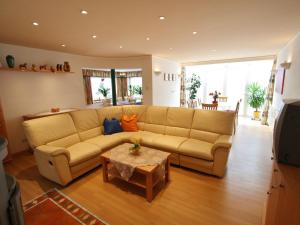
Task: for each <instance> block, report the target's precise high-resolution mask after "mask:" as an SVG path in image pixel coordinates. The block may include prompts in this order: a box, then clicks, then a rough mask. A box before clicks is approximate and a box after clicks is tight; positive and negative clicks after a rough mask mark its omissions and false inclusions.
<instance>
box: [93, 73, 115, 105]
mask: <svg viewBox="0 0 300 225" xmlns="http://www.w3.org/2000/svg"><path fill="white" fill-rule="evenodd" d="M91 85H92V96H93V102H94V103H96V102H100V101H101V100H103V99H111V98H112V92H111V78H109V77H108V78H102V77H91ZM100 88H101V89H102V91H100V90H99V89H100ZM105 92H107V93H105ZM103 94H104V95H105V94H107V95H106V96H104V95H103Z"/></svg>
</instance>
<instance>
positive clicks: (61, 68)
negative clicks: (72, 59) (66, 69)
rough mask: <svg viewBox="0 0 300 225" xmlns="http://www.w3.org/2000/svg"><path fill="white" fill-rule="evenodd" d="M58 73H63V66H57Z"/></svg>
mask: <svg viewBox="0 0 300 225" xmlns="http://www.w3.org/2000/svg"><path fill="white" fill-rule="evenodd" d="M56 71H59V72H62V71H63V64H56Z"/></svg>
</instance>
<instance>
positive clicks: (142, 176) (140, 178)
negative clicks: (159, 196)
mask: <svg viewBox="0 0 300 225" xmlns="http://www.w3.org/2000/svg"><path fill="white" fill-rule="evenodd" d="M110 151H111V150H109V151H107V152H105V153H103V154H102V155H101V160H102V167H103V181H104V182H108V181H109V179H110V177H116V178H118V179H121V180H124V179H123V178H122V177H121V176H119V175H117V174H116V173H114V174H111V173H110V171H113V170H114V169H115V168H114V166H113V165H112V163H111V161H110V159H111V152H110ZM124 151H126V149H124ZM156 151H159V150H156ZM170 155H171V154H169V153H168V154H167V156H166V160H165V170H164V180H165V183H167V182H168V181H169V176H170ZM159 167H160V166H159V165H153V166H138V167H136V168H135V170H134V174H133V175H132V177H130V179H129V180H128V181H126V180H124V181H126V182H128V183H131V184H134V185H136V186H138V187H141V188H144V189H145V190H146V197H147V201H148V202H151V201H152V199H153V188H154V187H155V185H157V184H158V183H159V182H160V181H161V180H162V176H159V175H158V174H157V173H156V172H157V170H158V169H159Z"/></svg>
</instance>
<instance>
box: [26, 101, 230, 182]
mask: <svg viewBox="0 0 300 225" xmlns="http://www.w3.org/2000/svg"><path fill="white" fill-rule="evenodd" d="M132 114H136V115H137V116H138V126H139V131H138V132H122V133H116V134H113V135H103V126H102V124H103V120H104V119H105V118H117V119H120V118H121V117H122V115H132ZM234 118H235V114H234V112H221V111H206V110H197V109H196V110H194V109H187V108H175V107H174V108H173V107H159V106H113V107H105V108H99V109H84V110H78V111H74V112H71V113H66V114H60V115H55V116H50V117H44V118H39V119H34V120H28V121H25V122H24V123H23V126H24V130H25V134H26V137H27V139H28V141H29V143H30V145H31V147H32V148H33V149H34V155H35V159H36V162H37V165H38V169H39V172H40V173H41V175H43V176H44V177H46V178H48V179H49V180H52V181H54V182H56V183H59V184H61V185H66V184H68V183H69V182H71V181H72V180H73V179H74V178H76V177H78V176H80V175H82V174H84V173H86V172H87V171H89V170H91V169H93V168H95V167H97V166H99V165H100V164H101V162H100V155H101V153H103V152H104V151H105V150H107V149H110V148H112V147H113V146H116V145H118V144H120V143H122V142H126V141H130V138H131V137H133V136H135V137H140V138H141V142H142V144H143V145H146V146H151V147H154V148H157V149H160V150H164V151H168V152H171V153H172V157H171V163H173V164H176V165H180V166H183V167H187V168H191V169H194V170H198V171H202V172H205V173H208V174H212V175H216V176H218V177H222V176H224V174H225V170H226V164H227V159H228V155H229V152H230V148H231V142H232V132H233V123H234Z"/></svg>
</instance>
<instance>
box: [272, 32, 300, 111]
mask: <svg viewBox="0 0 300 225" xmlns="http://www.w3.org/2000/svg"><path fill="white" fill-rule="evenodd" d="M285 61H286V62H291V63H292V64H291V68H290V69H287V70H286V72H285V81H284V89H283V95H282V96H281V95H280V94H278V93H276V92H275V93H274V101H273V106H272V112H273V114H275V116H276V114H277V113H278V110H280V108H281V106H282V104H283V103H282V100H285V99H300V33H298V34H297V36H296V37H295V38H294V39H293V40H291V41H290V42H289V43H288V44H287V45H286V46H285V47H284V48H283V49H282V50H281V51H280V52H279V54H278V55H277V66H276V69H278V68H279V67H280V64H281V63H283V62H285ZM275 86H276V84H275Z"/></svg>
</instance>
